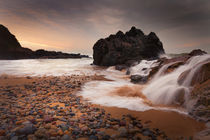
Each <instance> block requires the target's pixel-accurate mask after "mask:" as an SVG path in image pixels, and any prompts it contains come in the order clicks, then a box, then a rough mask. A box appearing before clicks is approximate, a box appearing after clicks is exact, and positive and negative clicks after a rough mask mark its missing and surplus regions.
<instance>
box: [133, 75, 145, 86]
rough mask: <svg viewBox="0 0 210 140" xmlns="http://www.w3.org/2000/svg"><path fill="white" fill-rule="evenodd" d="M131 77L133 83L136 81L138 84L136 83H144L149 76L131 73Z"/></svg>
mask: <svg viewBox="0 0 210 140" xmlns="http://www.w3.org/2000/svg"><path fill="white" fill-rule="evenodd" d="M130 79H131V82H132V83H135V84H136V83H141V84H144V83H146V82H147V80H148V77H146V76H141V75H131V77H130Z"/></svg>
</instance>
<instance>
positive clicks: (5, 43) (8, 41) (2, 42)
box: [0, 24, 33, 59]
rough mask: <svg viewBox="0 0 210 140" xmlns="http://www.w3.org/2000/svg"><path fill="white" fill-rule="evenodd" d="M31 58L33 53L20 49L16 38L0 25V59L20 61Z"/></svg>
mask: <svg viewBox="0 0 210 140" xmlns="http://www.w3.org/2000/svg"><path fill="white" fill-rule="evenodd" d="M28 57H33V51H32V50H30V49H28V48H23V47H21V45H20V43H19V42H18V40H17V39H16V37H15V36H14V35H13V34H11V33H10V32H9V30H8V29H7V28H6V27H5V26H3V25H1V24H0V59H22V58H28Z"/></svg>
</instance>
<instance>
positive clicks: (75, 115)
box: [0, 75, 205, 140]
mask: <svg viewBox="0 0 210 140" xmlns="http://www.w3.org/2000/svg"><path fill="white" fill-rule="evenodd" d="M92 80H107V79H105V78H103V76H97V75H95V76H78V75H72V76H61V77H52V76H51V77H15V76H8V75H2V76H0V93H1V94H0V97H1V98H0V112H1V114H0V115H1V116H0V123H1V127H0V136H1V137H0V139H12V138H14V139H15V138H19V139H21V138H22V139H24V138H25V135H26V134H27V138H28V139H31V140H34V139H47V138H50V139H70V138H72V139H88V138H89V139H97V138H98V139H111V138H112V139H125V138H130V139H139V138H141V139H168V138H169V139H186V138H187V139H192V138H193V136H194V135H195V134H196V133H198V132H199V131H201V130H204V129H205V124H204V123H202V122H198V121H196V120H194V119H192V118H190V117H188V116H186V115H183V114H179V113H176V112H166V111H157V110H149V111H144V112H138V111H130V110H127V109H123V108H117V107H104V106H99V105H94V104H90V103H88V102H87V101H84V100H83V99H82V98H81V97H79V96H77V93H78V91H80V89H81V86H82V85H83V84H84V83H85V82H88V81H92ZM14 134H17V135H14Z"/></svg>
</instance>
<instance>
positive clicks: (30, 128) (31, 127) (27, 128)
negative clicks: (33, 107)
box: [16, 124, 36, 135]
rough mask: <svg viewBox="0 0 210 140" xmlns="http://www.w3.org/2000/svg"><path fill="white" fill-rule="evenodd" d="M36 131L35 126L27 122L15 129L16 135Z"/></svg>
mask: <svg viewBox="0 0 210 140" xmlns="http://www.w3.org/2000/svg"><path fill="white" fill-rule="evenodd" d="M35 131H36V128H35V127H34V125H33V124H27V125H25V126H24V127H23V128H19V129H18V130H16V133H17V134H18V135H28V134H33V133H34V132H35Z"/></svg>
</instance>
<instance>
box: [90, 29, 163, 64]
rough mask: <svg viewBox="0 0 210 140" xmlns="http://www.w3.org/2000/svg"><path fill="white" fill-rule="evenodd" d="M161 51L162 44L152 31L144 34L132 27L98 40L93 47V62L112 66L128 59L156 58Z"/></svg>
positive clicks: (123, 62)
mask: <svg viewBox="0 0 210 140" xmlns="http://www.w3.org/2000/svg"><path fill="white" fill-rule="evenodd" d="M163 53H165V51H164V49H163V45H162V43H161V41H160V40H159V38H158V37H157V36H156V34H155V33H154V32H151V33H150V34H149V35H145V34H144V33H143V32H142V31H141V30H139V29H136V28H135V27H132V28H131V29H130V31H128V32H126V33H125V34H124V33H123V32H121V31H119V32H117V34H116V35H110V36H109V37H108V38H106V39H100V40H98V41H97V42H96V43H95V45H94V47H93V59H94V61H93V63H94V64H95V65H101V66H113V65H118V64H125V63H126V62H127V61H130V60H136V61H138V60H141V59H156V58H158V56H159V55H160V54H163Z"/></svg>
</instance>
